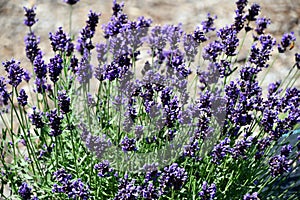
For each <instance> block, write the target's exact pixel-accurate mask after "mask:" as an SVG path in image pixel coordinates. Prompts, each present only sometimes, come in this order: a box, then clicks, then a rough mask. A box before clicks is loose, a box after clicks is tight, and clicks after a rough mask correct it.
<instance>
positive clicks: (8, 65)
mask: <svg viewBox="0 0 300 200" xmlns="http://www.w3.org/2000/svg"><path fill="white" fill-rule="evenodd" d="M2 65H3V66H4V68H5V71H6V72H7V73H8V79H9V81H8V83H9V84H10V85H12V86H13V87H18V85H19V84H20V83H21V82H22V78H23V76H24V69H23V68H21V67H20V62H19V61H15V60H14V59H11V60H10V61H6V62H3V63H2Z"/></svg>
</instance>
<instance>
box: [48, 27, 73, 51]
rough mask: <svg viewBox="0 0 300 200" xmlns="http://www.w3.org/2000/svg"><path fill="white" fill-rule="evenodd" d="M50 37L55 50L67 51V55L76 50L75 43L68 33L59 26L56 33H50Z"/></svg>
mask: <svg viewBox="0 0 300 200" xmlns="http://www.w3.org/2000/svg"><path fill="white" fill-rule="evenodd" d="M49 39H50V41H51V46H52V49H53V51H54V52H57V51H59V52H61V53H65V54H66V56H70V55H71V54H72V53H73V51H74V44H73V43H72V41H71V38H70V37H67V35H66V33H64V31H63V30H62V27H59V28H58V30H57V32H56V33H55V34H53V33H49Z"/></svg>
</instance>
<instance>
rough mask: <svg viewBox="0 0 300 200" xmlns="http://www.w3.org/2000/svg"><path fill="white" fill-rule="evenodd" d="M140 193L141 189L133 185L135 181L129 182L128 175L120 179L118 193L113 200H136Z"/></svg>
mask: <svg viewBox="0 0 300 200" xmlns="http://www.w3.org/2000/svg"><path fill="white" fill-rule="evenodd" d="M140 192H141V187H140V186H137V185H135V180H134V179H133V180H129V179H128V175H127V174H125V175H124V178H120V180H119V185H118V192H117V194H116V196H115V197H114V200H121V199H122V200H137V199H138V197H139V195H140Z"/></svg>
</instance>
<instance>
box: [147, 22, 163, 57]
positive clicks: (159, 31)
mask: <svg viewBox="0 0 300 200" xmlns="http://www.w3.org/2000/svg"><path fill="white" fill-rule="evenodd" d="M147 42H148V43H149V45H150V48H151V50H152V53H154V52H155V51H156V50H158V51H159V52H161V51H162V50H163V49H164V47H165V46H166V45H167V33H166V31H165V28H162V27H161V26H155V27H154V28H152V30H151V32H150V34H149V35H148V37H147Z"/></svg>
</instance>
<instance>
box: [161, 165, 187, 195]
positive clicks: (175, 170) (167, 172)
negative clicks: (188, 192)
mask: <svg viewBox="0 0 300 200" xmlns="http://www.w3.org/2000/svg"><path fill="white" fill-rule="evenodd" d="M186 180H187V172H186V171H185V169H184V168H181V167H179V166H178V164H177V163H173V164H172V165H170V166H169V167H165V168H164V171H163V172H162V174H161V176H160V179H159V183H160V188H161V190H162V191H161V192H162V193H164V192H165V189H175V190H179V189H181V188H182V186H183V185H184V183H185V182H186Z"/></svg>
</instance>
